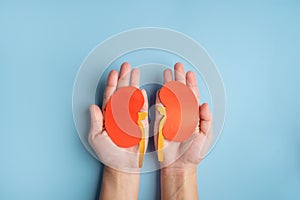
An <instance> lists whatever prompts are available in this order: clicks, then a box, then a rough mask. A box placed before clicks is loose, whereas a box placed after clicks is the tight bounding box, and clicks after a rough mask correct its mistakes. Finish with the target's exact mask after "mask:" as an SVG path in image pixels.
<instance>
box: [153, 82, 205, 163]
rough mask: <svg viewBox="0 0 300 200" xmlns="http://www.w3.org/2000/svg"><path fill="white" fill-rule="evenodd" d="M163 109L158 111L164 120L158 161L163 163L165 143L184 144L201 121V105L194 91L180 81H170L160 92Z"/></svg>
mask: <svg viewBox="0 0 300 200" xmlns="http://www.w3.org/2000/svg"><path fill="white" fill-rule="evenodd" d="M158 96H159V99H160V101H161V103H162V104H163V107H158V108H157V110H158V111H159V113H160V114H161V115H163V118H162V119H161V121H160V124H159V133H158V160H159V161H163V152H162V148H163V141H164V139H167V140H169V141H175V142H183V141H185V140H186V139H188V138H189V137H190V136H191V135H192V134H193V132H194V131H195V128H196V126H197V124H198V121H199V105H198V101H197V99H196V97H195V95H194V93H193V92H192V90H191V89H190V88H189V87H188V86H186V85H185V84H182V83H180V82H178V81H170V82H167V83H165V84H164V85H163V87H162V88H161V90H160V91H159V94H158Z"/></svg>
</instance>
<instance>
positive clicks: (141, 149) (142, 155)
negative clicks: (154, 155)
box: [138, 112, 148, 168]
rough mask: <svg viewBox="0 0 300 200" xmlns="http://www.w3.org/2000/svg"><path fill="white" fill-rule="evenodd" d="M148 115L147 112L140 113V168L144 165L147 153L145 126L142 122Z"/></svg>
mask: <svg viewBox="0 0 300 200" xmlns="http://www.w3.org/2000/svg"><path fill="white" fill-rule="evenodd" d="M147 116H148V113H147V112H139V113H138V125H139V127H140V129H141V132H142V139H141V141H140V144H139V168H141V167H142V166H143V160H144V154H145V128H144V126H143V124H142V122H141V121H142V120H144V119H146V117H147Z"/></svg>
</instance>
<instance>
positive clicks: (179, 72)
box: [174, 62, 185, 84]
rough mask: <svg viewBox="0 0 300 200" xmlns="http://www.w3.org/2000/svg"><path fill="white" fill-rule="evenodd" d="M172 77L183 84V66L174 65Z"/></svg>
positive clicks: (179, 64)
mask: <svg viewBox="0 0 300 200" xmlns="http://www.w3.org/2000/svg"><path fill="white" fill-rule="evenodd" d="M174 76H175V80H176V81H179V82H181V83H183V84H185V73H184V66H183V64H182V63H180V62H178V63H176V64H175V65H174Z"/></svg>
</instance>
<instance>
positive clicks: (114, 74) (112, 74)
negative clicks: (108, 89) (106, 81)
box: [109, 70, 118, 77]
mask: <svg viewBox="0 0 300 200" xmlns="http://www.w3.org/2000/svg"><path fill="white" fill-rule="evenodd" d="M109 76H110V77H111V76H118V71H117V70H111V71H110V72H109Z"/></svg>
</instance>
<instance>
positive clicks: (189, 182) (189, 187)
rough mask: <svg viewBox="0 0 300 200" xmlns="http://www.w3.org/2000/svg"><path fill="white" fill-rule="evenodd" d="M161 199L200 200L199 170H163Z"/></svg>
mask: <svg viewBox="0 0 300 200" xmlns="http://www.w3.org/2000/svg"><path fill="white" fill-rule="evenodd" d="M161 199H162V200H169V199H172V200H173V199H191V200H193V199H198V187H197V168H193V169H188V170H178V169H168V168H163V169H162V170H161Z"/></svg>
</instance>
